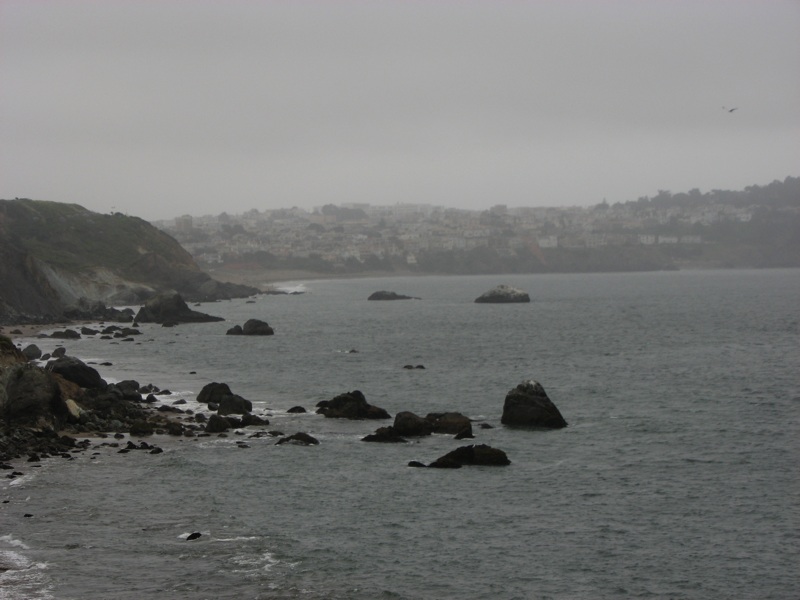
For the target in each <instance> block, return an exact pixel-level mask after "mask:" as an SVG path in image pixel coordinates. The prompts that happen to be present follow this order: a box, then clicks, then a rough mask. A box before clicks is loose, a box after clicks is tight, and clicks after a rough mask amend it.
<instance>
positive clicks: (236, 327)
mask: <svg viewBox="0 0 800 600" xmlns="http://www.w3.org/2000/svg"><path fill="white" fill-rule="evenodd" d="M225 335H244V333H243V332H242V326H241V325H234V326H233V327H231V328H230V329H228V331H226V332H225Z"/></svg>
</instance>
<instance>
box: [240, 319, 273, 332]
mask: <svg viewBox="0 0 800 600" xmlns="http://www.w3.org/2000/svg"><path fill="white" fill-rule="evenodd" d="M274 333H275V331H274V330H273V329H272V327H270V326H269V325H268V324H267V323H266V322H265V321H261V320H259V319H248V320H247V321H245V324H244V325H242V334H243V335H273V334H274Z"/></svg>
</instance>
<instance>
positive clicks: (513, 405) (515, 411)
mask: <svg viewBox="0 0 800 600" xmlns="http://www.w3.org/2000/svg"><path fill="white" fill-rule="evenodd" d="M500 422H501V423H503V424H504V425H508V426H509V427H544V428H547V429H560V428H562V427H566V426H567V422H566V421H565V420H564V417H562V416H561V412H560V411H559V410H558V408H556V405H555V404H553V402H552V401H551V400H550V398H549V397H548V396H547V392H545V391H544V388H543V387H542V384H541V383H539V382H538V381H534V380H533V379H530V380H528V381H523V382H522V383H520V384H519V385H518V386H517V387H515V388H514V389H512V390H510V391H509V392H508V394H506V399H505V403H504V404H503V416H502V418H501V420H500Z"/></svg>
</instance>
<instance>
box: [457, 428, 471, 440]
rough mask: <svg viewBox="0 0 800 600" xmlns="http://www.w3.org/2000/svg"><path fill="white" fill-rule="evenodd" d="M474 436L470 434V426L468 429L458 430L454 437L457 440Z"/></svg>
mask: <svg viewBox="0 0 800 600" xmlns="http://www.w3.org/2000/svg"><path fill="white" fill-rule="evenodd" d="M474 437H475V436H474V435H472V426H470V427H469V428H468V429H464V430H462V431H459V432H458V433H457V434H456V436H455V439H457V440H466V439H472V438H474Z"/></svg>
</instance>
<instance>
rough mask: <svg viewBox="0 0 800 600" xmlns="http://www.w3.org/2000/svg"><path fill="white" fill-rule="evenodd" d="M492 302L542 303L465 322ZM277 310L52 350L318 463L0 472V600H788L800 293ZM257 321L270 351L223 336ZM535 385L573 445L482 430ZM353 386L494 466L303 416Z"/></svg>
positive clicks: (604, 294) (257, 444) (264, 447)
mask: <svg viewBox="0 0 800 600" xmlns="http://www.w3.org/2000/svg"><path fill="white" fill-rule="evenodd" d="M498 283H507V284H510V285H514V286H517V287H520V288H522V289H524V290H526V291H528V292H529V293H530V295H531V299H532V301H531V302H530V303H529V304H511V305H487V304H475V303H474V302H473V301H474V299H475V298H476V297H477V296H479V295H480V294H482V293H483V292H485V291H487V290H488V289H490V288H492V287H494V286H495V285H497V284H498ZM289 287H291V288H292V289H301V290H303V291H304V292H305V293H303V294H301V295H286V296H260V297H258V298H256V299H255V301H254V302H253V301H252V299H251V301H250V302H248V301H246V300H236V301H230V302H221V303H213V304H204V305H202V306H199V307H193V308H195V309H197V310H201V311H203V312H207V313H210V314H214V315H219V316H222V317H225V318H226V319H227V321H226V322H224V323H209V324H198V325H181V326H179V327H177V328H171V329H170V328H161V327H159V326H156V325H142V331H143V335H141V336H139V337H138V338H137V339H136V341H135V342H128V343H124V342H119V341H116V342H110V341H107V340H99V339H91V338H84V339H81V340H76V341H68V342H63V344H64V345H65V346H66V347H67V351H68V354H70V355H74V356H78V357H80V358H82V359H83V360H85V361H89V362H95V363H98V364H99V363H100V362H111V363H112V365H111V366H106V367H101V366H98V367H97V368H98V370H100V372H101V374H102V375H103V376H104V377H106V378H107V379H108V380H110V381H115V380H120V379H136V380H137V381H139V382H140V383H142V384H145V383H154V384H155V385H157V386H159V387H161V388H168V389H170V390H171V391H172V392H173V395H172V396H169V397H166V399H167V400H168V401H170V402H172V401H176V400H178V399H185V400H187V405H186V406H184V408H186V407H189V408H192V409H195V410H196V409H197V408H198V406H199V405H197V404H196V402H195V401H194V398H195V396H196V394H197V393H198V392H199V391H200V389H201V388H202V387H203V385H205V384H206V383H209V382H211V381H220V382H226V383H228V384H229V385H230V386H231V388H232V390H233V391H234V392H235V393H238V394H240V395H242V396H244V397H245V398H248V399H250V400H251V401H252V402H253V404H254V412H256V413H257V414H260V415H268V418H269V419H270V421H271V424H270V425H269V427H268V428H267V429H278V430H281V431H283V432H285V433H286V434H291V433H294V432H296V431H304V432H307V433H310V434H311V435H313V436H315V437H316V438H318V439H319V440H320V445H319V446H313V447H299V446H289V445H281V446H276V445H275V438H270V437H265V438H248V436H249V435H250V434H251V433H252V432H253V430H248V431H246V432H245V433H244V435H236V434H233V433H231V434H230V435H229V436H228V437H217V436H212V437H205V438H195V439H189V438H169V437H158V436H156V437H153V438H150V439H148V440H147V441H148V442H150V443H154V444H158V445H160V446H161V447H162V448H164V453H163V454H158V455H151V454H148V453H140V454H139V453H136V452H132V453H128V454H118V453H116V451H114V450H112V449H108V448H102V449H97V450H95V451H88V452H85V453H82V454H76V455H75V458H74V460H65V459H61V458H52V459H48V460H45V461H43V462H42V463H41V467H38V468H36V467H33V466H31V465H30V464H29V463H26V462H20V463H15V467H16V468H18V469H19V470H20V471H22V472H24V473H25V475H24V476H23V477H18V478H17V479H14V480H10V479H3V480H2V483H0V498H2V500H3V501H5V502H4V503H3V504H0V599H15V600H16V599H22V598H26V599H28V598H31V599H46V598H55V599H60V600H78V599H80V600H85V599H95V598H97V599H100V598H103V599H107V598H116V599H131V600H133V599H136V600H141V599H143V598H170V599H189V598H192V599H197V598H208V599H220V598H231V599H233V598H236V599H247V598H249V599H273V598H274V599H308V600H316V599H323V598H325V599H355V600H360V599H365V600H366V599H376V598H386V599H398V600H399V599H408V600H411V599H414V600H416V599H447V598H458V599H485V598H497V599H508V600H510V599H528V598H536V599H539V598H541V599H546V598H554V599H583V598H585V599H598V598H676V599H679V598H692V599H713V598H760V599H768V598H776V599H778V598H779V599H794V598H798V597H800V575H799V573H800V469H799V468H798V465H799V464H800V461H799V460H798V459H799V458H800V452H799V451H798V450H799V449H800V448H799V444H800V441H799V440H800V375H799V374H800V270H764V271H687V272H666V273H640V274H602V275H530V276H487V277H484V276H481V277H447V278H435V277H419V278H392V279H365V280H347V281H344V280H337V281H313V282H305V283H302V282H297V283H296V284H292V285H290V286H289ZM377 290H390V291H396V292H398V293H403V294H408V295H412V296H418V297H420V298H421V299H420V300H407V301H394V302H369V301H367V297H368V296H369V295H370V294H371V293H372V292H374V291H377ZM251 317H253V318H260V319H262V320H265V321H267V322H269V324H270V325H272V326H273V327H274V329H275V335H274V336H271V337H259V338H250V337H238V336H226V335H225V331H226V330H227V329H228V328H229V327H231V326H232V325H234V324H237V323H238V324H242V323H243V322H244V321H245V320H246V319H248V318H251ZM29 341H35V342H36V343H37V344H38V345H39V346H40V347H41V348H42V350H44V351H46V352H47V351H51V350H52V349H53V348H54V347H55V346H56V345H58V344H59V342H57V341H56V340H48V339H39V340H23V344H24V343H27V342H29ZM351 350H356V351H357V352H351ZM407 364H413V365H418V364H421V365H424V366H425V369H404V368H403V367H404V365H407ZM193 371H194V372H195V373H192V372H193ZM525 379H536V380H538V381H540V382H541V383H542V385H543V386H544V388H545V389H546V391H547V392H548V395H549V396H550V398H551V399H552V400H553V401H554V402H555V404H556V405H557V406H558V407H559V409H560V410H561V412H562V414H563V415H564V417H565V418H566V420H567V421H568V423H569V427H568V428H566V429H562V430H558V431H521V430H513V429H507V428H505V427H504V426H502V425H501V424H500V416H501V413H502V406H503V400H504V397H505V394H506V393H507V392H508V391H509V390H510V389H511V388H513V387H514V386H515V385H516V384H518V383H519V382H521V381H523V380H525ZM354 389H359V390H361V391H362V392H363V393H364V394H365V396H366V397H367V400H368V401H369V402H370V403H371V404H376V405H378V406H381V407H383V408H385V409H386V410H388V411H389V412H390V413H391V414H395V413H397V412H399V411H402V410H410V411H413V412H415V413H417V414H421V415H425V414H427V413H428V412H438V411H446V410H454V411H460V412H462V413H464V414H466V415H468V416H470V417H472V418H473V419H475V420H476V423H475V434H476V438H475V440H474V443H484V444H489V445H491V446H494V447H497V448H500V449H502V450H504V451H505V452H506V453H507V454H508V456H509V458H510V459H511V461H512V464H511V465H510V466H508V467H464V468H462V469H458V470H439V469H413V468H409V467H407V466H406V465H407V463H408V462H409V461H410V460H419V461H422V462H425V463H428V462H431V461H433V460H435V459H436V458H438V457H439V456H441V455H443V454H445V453H446V452H448V451H450V450H451V449H454V448H456V447H458V446H460V445H463V444H464V443H466V442H464V441H461V442H459V441H456V440H454V439H452V436H445V435H435V436H431V437H428V438H422V439H419V440H414V441H413V442H412V443H409V444H370V443H365V442H362V441H360V439H361V438H362V437H363V436H365V435H367V434H368V433H372V432H373V431H374V430H375V429H376V428H377V427H379V426H382V425H386V424H388V423H387V422H383V421H380V422H378V421H360V422H358V421H343V420H336V419H325V418H323V417H321V416H319V415H316V414H313V409H314V405H315V404H316V403H317V402H318V401H320V400H327V399H330V398H332V397H333V396H335V395H337V394H340V393H342V392H345V391H350V390H354ZM296 405H301V406H304V407H306V408H307V409H309V413H308V414H300V415H295V414H288V413H287V410H288V409H289V408H290V407H293V406H296ZM479 423H488V424H490V425H493V426H494V427H493V428H492V429H481V428H479V427H478V426H477V425H478V424H479ZM126 439H127V438H126ZM98 442H99V440H98ZM239 442H245V443H244V444H241V443H239ZM3 474H5V472H4V473H3ZM25 514H29V515H31V516H30V517H24V515H25ZM191 532H200V533H201V534H202V535H201V537H200V538H199V539H197V540H193V541H188V540H187V539H186V537H187V535H188V534H189V533H191Z"/></svg>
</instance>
